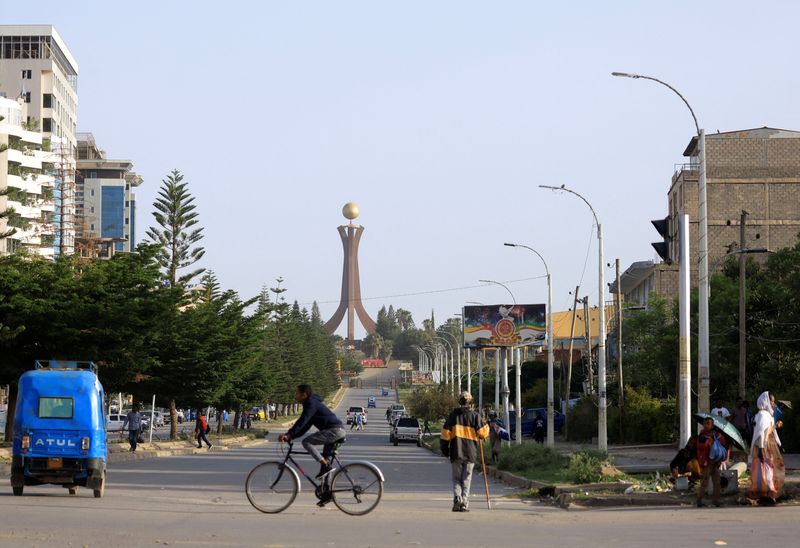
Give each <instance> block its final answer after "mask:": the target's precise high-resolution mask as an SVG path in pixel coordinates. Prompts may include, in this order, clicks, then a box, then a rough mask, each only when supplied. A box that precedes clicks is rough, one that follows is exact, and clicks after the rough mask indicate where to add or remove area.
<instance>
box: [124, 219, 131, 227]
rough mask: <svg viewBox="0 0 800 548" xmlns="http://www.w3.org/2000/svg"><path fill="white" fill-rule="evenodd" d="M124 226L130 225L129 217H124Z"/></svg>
mask: <svg viewBox="0 0 800 548" xmlns="http://www.w3.org/2000/svg"><path fill="white" fill-rule="evenodd" d="M125 224H126V225H129V224H131V220H130V218H129V217H125Z"/></svg>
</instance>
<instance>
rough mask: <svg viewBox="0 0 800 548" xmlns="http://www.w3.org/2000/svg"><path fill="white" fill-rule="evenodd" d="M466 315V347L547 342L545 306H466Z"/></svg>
mask: <svg viewBox="0 0 800 548" xmlns="http://www.w3.org/2000/svg"><path fill="white" fill-rule="evenodd" d="M463 313H464V315H463V318H464V347H465V348H485V347H497V346H523V345H531V344H537V343H539V344H541V341H543V340H544V339H545V317H546V314H545V305H543V304H515V305H507V304H493V305H481V306H465V307H464V309H463Z"/></svg>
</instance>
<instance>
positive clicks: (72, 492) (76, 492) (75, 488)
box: [69, 485, 78, 495]
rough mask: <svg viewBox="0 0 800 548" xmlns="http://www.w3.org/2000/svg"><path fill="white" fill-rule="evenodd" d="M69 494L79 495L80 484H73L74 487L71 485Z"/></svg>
mask: <svg viewBox="0 0 800 548" xmlns="http://www.w3.org/2000/svg"><path fill="white" fill-rule="evenodd" d="M69 494H70V495H77V494H78V486H77V485H73V486H72V487H70V488H69Z"/></svg>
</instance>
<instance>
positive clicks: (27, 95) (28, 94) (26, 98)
mask: <svg viewBox="0 0 800 548" xmlns="http://www.w3.org/2000/svg"><path fill="white" fill-rule="evenodd" d="M25 102H26V103H30V102H31V92H30V91H26V92H25Z"/></svg>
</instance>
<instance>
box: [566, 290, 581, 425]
mask: <svg viewBox="0 0 800 548" xmlns="http://www.w3.org/2000/svg"><path fill="white" fill-rule="evenodd" d="M580 289H581V286H579V285H576V286H575V294H574V295H572V328H571V329H570V331H569V355H568V356H567V384H566V386H565V387H564V401H565V402H567V403H566V405H565V406H564V418H565V419H566V418H567V414H568V412H569V396H570V390H569V387H570V385H571V384H572V349H573V347H574V346H575V343H574V339H575V319H576V317H577V315H578V291H580ZM568 426H569V421H568V420H565V421H564V437H565V438H566V437H567V428H568Z"/></svg>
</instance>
